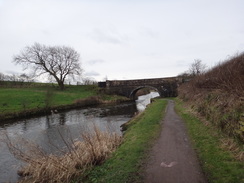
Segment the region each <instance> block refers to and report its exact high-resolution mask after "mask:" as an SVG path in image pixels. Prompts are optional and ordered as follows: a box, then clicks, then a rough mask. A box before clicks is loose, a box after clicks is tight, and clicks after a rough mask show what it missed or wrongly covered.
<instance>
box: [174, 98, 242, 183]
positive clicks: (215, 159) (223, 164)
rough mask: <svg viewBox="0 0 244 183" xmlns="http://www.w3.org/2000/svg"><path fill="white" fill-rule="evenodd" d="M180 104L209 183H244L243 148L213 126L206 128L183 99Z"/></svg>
mask: <svg viewBox="0 0 244 183" xmlns="http://www.w3.org/2000/svg"><path fill="white" fill-rule="evenodd" d="M176 104H177V105H176V109H177V112H178V113H179V114H180V116H181V117H182V118H183V120H184V121H185V123H186V125H187V129H188V132H189V135H190V137H191V139H192V142H193V145H194V147H195V149H196V152H197V154H198V156H199V159H200V161H201V165H202V168H203V170H204V173H205V174H206V176H207V178H208V180H209V183H244V162H243V158H242V157H241V156H243V154H244V148H243V145H240V144H238V143H235V142H234V141H231V140H229V139H228V137H227V136H226V135H225V134H223V133H222V132H221V131H220V130H219V131H218V130H216V128H215V127H213V126H212V125H211V124H210V123H209V124H208V125H205V124H204V123H203V122H202V121H200V120H199V119H198V118H196V117H195V116H194V115H192V114H191V113H190V112H189V111H187V110H186V108H184V107H183V104H182V103H181V102H180V100H178V99H177V100H176ZM227 141H228V144H226V142H227ZM227 146H228V147H227Z"/></svg>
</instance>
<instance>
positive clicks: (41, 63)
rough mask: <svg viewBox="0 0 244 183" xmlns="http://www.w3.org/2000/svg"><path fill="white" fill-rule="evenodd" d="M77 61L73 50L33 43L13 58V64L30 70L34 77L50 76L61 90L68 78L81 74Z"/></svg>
mask: <svg viewBox="0 0 244 183" xmlns="http://www.w3.org/2000/svg"><path fill="white" fill-rule="evenodd" d="M79 60H80V55H79V53H78V52H76V51H75V50H74V49H73V48H70V47H67V46H45V45H41V44H39V43H35V44H34V45H32V46H27V47H25V49H24V50H23V51H22V52H21V53H20V54H19V55H16V56H14V60H13V62H14V63H16V64H20V65H22V66H23V67H24V69H31V70H32V71H33V74H34V75H36V76H40V75H42V74H48V75H50V76H51V77H53V78H54V79H55V80H56V81H57V83H58V85H59V88H60V89H61V90H63V89H64V82H65V79H66V78H67V77H68V76H71V77H72V76H74V75H80V74H81V72H82V69H81V67H80V62H79Z"/></svg>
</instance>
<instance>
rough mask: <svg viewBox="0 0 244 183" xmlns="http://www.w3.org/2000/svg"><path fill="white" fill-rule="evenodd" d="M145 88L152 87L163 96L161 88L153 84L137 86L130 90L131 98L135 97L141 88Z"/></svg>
mask: <svg viewBox="0 0 244 183" xmlns="http://www.w3.org/2000/svg"><path fill="white" fill-rule="evenodd" d="M143 88H150V89H153V90H155V91H157V92H158V93H159V95H160V96H161V93H160V91H159V89H158V88H156V87H153V86H139V87H137V88H134V89H133V90H132V91H131V92H130V95H129V98H131V99H135V95H136V92H137V91H139V90H140V89H143Z"/></svg>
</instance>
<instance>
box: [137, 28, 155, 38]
mask: <svg viewBox="0 0 244 183" xmlns="http://www.w3.org/2000/svg"><path fill="white" fill-rule="evenodd" d="M139 34H141V35H143V36H145V37H150V38H154V39H156V38H158V37H159V32H157V31H155V30H152V29H150V28H146V27H142V28H140V30H139Z"/></svg>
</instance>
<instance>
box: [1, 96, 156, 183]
mask: <svg viewBox="0 0 244 183" xmlns="http://www.w3.org/2000/svg"><path fill="white" fill-rule="evenodd" d="M157 96H158V93H157V92H151V93H150V94H147V95H143V96H140V97H138V100H136V102H131V103H123V104H115V105H102V106H99V107H95V108H86V109H76V110H70V111H66V112H60V113H59V112H58V111H57V113H54V114H51V115H47V116H42V117H36V118H30V119H24V120H18V121H11V122H8V123H5V124H0V138H1V139H2V140H1V139H0V157H1V158H0V182H16V181H18V178H19V177H18V175H17V170H18V168H19V167H20V166H21V165H23V162H21V161H20V160H18V159H16V158H15V157H14V156H13V155H12V154H11V153H10V152H9V150H8V147H7V145H6V143H5V142H4V140H3V139H4V137H5V136H6V135H7V136H8V137H9V139H11V140H13V141H15V140H21V139H27V140H30V141H32V142H34V143H35V144H38V145H39V146H40V147H41V148H42V149H43V150H44V151H45V152H47V153H52V154H55V153H58V152H60V151H57V149H62V148H63V147H65V144H64V141H63V138H64V139H77V138H79V136H80V132H81V131H84V130H86V129H87V128H89V127H91V126H93V125H94V124H95V125H96V126H97V127H99V128H100V129H101V130H107V129H108V128H109V130H111V131H113V132H116V133H121V131H120V126H121V125H122V124H123V123H126V122H127V121H129V120H130V119H131V118H132V117H133V115H134V114H135V113H136V112H138V111H139V112H140V111H143V110H145V108H146V106H147V105H148V104H149V103H150V99H151V98H154V97H157Z"/></svg>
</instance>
